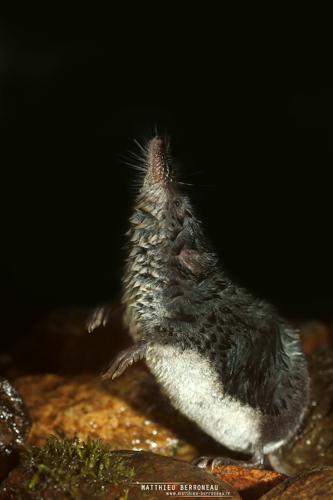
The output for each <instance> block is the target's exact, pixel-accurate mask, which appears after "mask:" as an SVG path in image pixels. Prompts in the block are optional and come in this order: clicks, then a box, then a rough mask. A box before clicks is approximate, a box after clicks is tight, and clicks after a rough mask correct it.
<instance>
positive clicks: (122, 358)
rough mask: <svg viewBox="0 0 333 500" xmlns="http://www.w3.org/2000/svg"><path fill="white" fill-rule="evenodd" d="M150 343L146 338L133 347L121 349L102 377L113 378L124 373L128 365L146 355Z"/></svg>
mask: <svg viewBox="0 0 333 500" xmlns="http://www.w3.org/2000/svg"><path fill="white" fill-rule="evenodd" d="M148 345H149V344H148V342H146V341H145V340H140V341H139V342H136V344H134V345H132V346H131V347H128V348H127V349H124V350H123V351H121V352H120V353H119V354H118V355H117V357H116V358H115V359H114V360H113V361H112V362H111V364H110V366H109V367H108V368H107V370H106V371H105V372H104V373H103V374H102V378H103V379H107V378H111V379H112V380H113V379H115V378H116V377H119V375H121V374H122V373H124V371H125V370H126V368H127V367H128V366H130V365H132V364H133V363H136V362H137V361H139V360H140V359H144V358H145V357H146V353H147V347H148Z"/></svg>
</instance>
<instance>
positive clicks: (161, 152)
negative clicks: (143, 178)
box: [147, 136, 172, 184]
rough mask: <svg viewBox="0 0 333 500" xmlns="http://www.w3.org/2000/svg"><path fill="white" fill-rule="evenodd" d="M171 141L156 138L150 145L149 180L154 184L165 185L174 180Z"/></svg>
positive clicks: (165, 138) (148, 159)
mask: <svg viewBox="0 0 333 500" xmlns="http://www.w3.org/2000/svg"><path fill="white" fill-rule="evenodd" d="M168 153H169V140H168V138H167V137H162V136H155V137H153V139H151V140H150V141H149V143H148V154H147V166H148V168H147V180H148V181H149V182H150V183H153V184H161V183H163V184H165V183H167V182H170V181H171V180H172V175H171V169H170V165H169V158H168V156H169V154H168Z"/></svg>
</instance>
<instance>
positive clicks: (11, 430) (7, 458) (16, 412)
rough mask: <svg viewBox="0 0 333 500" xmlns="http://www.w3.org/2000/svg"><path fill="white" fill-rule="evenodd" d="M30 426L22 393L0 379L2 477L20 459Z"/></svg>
mask: <svg viewBox="0 0 333 500" xmlns="http://www.w3.org/2000/svg"><path fill="white" fill-rule="evenodd" d="M29 428H30V418H29V415H28V412H27V410H26V407H25V405H24V403H23V401H22V398H21V396H20V394H19V393H18V392H17V390H16V389H14V387H13V386H12V385H11V384H10V383H9V382H8V380H5V379H0V479H2V478H3V477H5V475H6V474H7V472H8V470H9V469H10V468H11V467H12V466H13V465H14V464H15V462H16V461H17V459H18V456H17V451H18V450H19V449H20V448H21V447H22V445H23V442H24V439H25V437H26V434H27V432H28V430H29Z"/></svg>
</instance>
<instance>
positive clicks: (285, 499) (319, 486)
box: [261, 467, 333, 500]
mask: <svg viewBox="0 0 333 500" xmlns="http://www.w3.org/2000/svg"><path fill="white" fill-rule="evenodd" d="M324 498H325V499H329V498H333V467H321V468H315V469H313V470H305V471H303V472H300V473H299V474H297V475H296V476H293V477H290V478H288V479H286V480H285V481H283V482H281V483H280V484H279V485H278V486H276V487H275V488H273V489H272V490H271V491H269V492H268V493H266V494H265V495H264V496H262V497H261V500H271V499H281V500H296V499H297V500H319V499H320V500H322V499H324Z"/></svg>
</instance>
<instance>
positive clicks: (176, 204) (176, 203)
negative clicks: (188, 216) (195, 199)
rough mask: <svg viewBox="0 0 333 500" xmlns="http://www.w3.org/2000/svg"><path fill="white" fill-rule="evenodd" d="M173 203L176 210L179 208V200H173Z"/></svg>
mask: <svg viewBox="0 0 333 500" xmlns="http://www.w3.org/2000/svg"><path fill="white" fill-rule="evenodd" d="M173 203H174V205H175V207H177V208H179V207H180V201H179V200H175V201H174V202H173Z"/></svg>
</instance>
